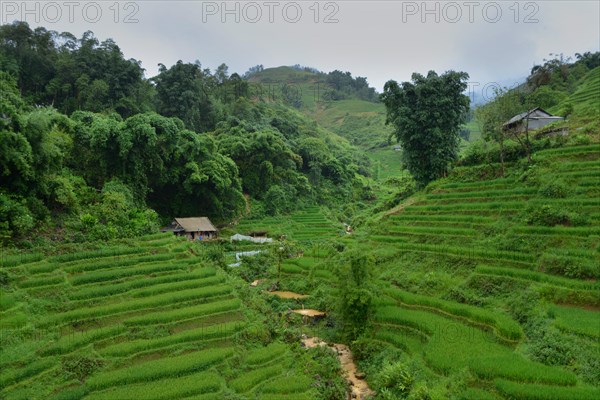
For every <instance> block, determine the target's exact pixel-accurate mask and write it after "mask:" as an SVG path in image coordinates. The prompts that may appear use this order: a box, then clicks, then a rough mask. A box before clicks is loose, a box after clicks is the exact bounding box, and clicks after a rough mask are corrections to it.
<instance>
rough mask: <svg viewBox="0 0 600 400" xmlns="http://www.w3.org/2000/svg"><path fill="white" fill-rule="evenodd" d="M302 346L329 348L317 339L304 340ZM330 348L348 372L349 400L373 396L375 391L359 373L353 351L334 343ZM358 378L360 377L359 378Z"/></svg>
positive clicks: (360, 399) (359, 399)
mask: <svg viewBox="0 0 600 400" xmlns="http://www.w3.org/2000/svg"><path fill="white" fill-rule="evenodd" d="M302 344H304V346H305V347H307V348H312V347H317V346H327V343H325V342H324V341H322V340H321V339H319V338H317V337H310V338H308V337H307V338H303V339H302ZM329 348H331V349H333V350H335V351H336V353H337V354H338V357H339V359H340V364H341V365H342V369H343V370H344V371H346V379H348V382H349V383H350V393H348V398H349V399H357V400H365V399H367V398H368V397H369V396H371V395H373V394H374V393H373V391H372V390H371V389H370V388H369V385H367V382H366V381H365V380H364V377H363V376H362V375H361V374H359V373H358V371H357V369H356V364H354V359H353V357H352V351H350V349H349V348H348V346H346V345H345V344H339V343H334V344H333V345H331V346H329ZM357 376H358V377H357Z"/></svg>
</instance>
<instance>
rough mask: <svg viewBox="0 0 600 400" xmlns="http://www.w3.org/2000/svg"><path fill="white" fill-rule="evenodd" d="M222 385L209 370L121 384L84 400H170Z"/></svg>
mask: <svg viewBox="0 0 600 400" xmlns="http://www.w3.org/2000/svg"><path fill="white" fill-rule="evenodd" d="M223 385H224V382H223V378H222V377H220V376H219V375H217V374H215V373H211V372H204V373H198V374H191V375H187V376H182V377H179V378H170V379H161V380H158V381H154V382H146V383H141V384H135V385H126V386H121V387H118V388H116V389H109V390H105V391H101V392H95V393H92V394H90V395H89V396H86V397H85V399H86V400H114V399H139V400H171V399H177V398H184V397H185V398H187V397H188V396H192V395H199V394H204V393H211V392H218V391H219V390H220V389H221V388H222V387H223Z"/></svg>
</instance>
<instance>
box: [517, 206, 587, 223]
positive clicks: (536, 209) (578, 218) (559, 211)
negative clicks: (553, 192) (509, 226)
mask: <svg viewBox="0 0 600 400" xmlns="http://www.w3.org/2000/svg"><path fill="white" fill-rule="evenodd" d="M524 216H525V218H524V219H525V222H526V223H527V224H528V225H542V226H555V225H566V226H571V225H575V226H578V225H586V224H587V222H588V220H587V217H585V216H584V215H581V214H579V213H576V212H572V211H568V210H565V209H564V208H562V207H560V206H558V205H557V206H553V205H549V204H543V205H530V206H529V207H527V209H526V210H525V213H524Z"/></svg>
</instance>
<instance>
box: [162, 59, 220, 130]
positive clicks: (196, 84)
mask: <svg viewBox="0 0 600 400" xmlns="http://www.w3.org/2000/svg"><path fill="white" fill-rule="evenodd" d="M152 80H153V81H154V82H155V83H156V95H157V96H156V97H157V103H158V104H157V111H158V112H159V113H160V114H161V115H164V116H166V117H177V118H179V119H181V120H182V121H183V122H184V123H185V126H186V127H187V128H188V129H191V130H193V131H195V132H205V131H208V130H211V129H213V128H214V126H215V123H216V120H217V115H216V110H215V107H214V105H213V101H212V98H211V95H212V94H213V91H214V88H215V83H216V81H215V80H214V79H213V77H212V75H210V71H207V70H202V69H201V67H200V64H199V63H195V64H189V63H187V64H184V63H183V62H182V61H181V60H180V61H177V63H176V64H175V65H173V66H172V67H171V68H169V69H167V67H165V66H164V65H162V64H161V65H160V69H159V74H158V76H156V77H154V78H152Z"/></svg>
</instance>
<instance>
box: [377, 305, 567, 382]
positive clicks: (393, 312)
mask: <svg viewBox="0 0 600 400" xmlns="http://www.w3.org/2000/svg"><path fill="white" fill-rule="evenodd" d="M376 321H378V322H380V323H385V324H393V325H399V326H405V327H409V328H413V329H416V330H417V331H419V332H422V333H423V334H425V335H426V336H427V337H428V339H427V342H426V343H425V344H424V345H423V346H422V348H421V352H422V354H423V357H424V359H425V361H426V362H427V364H428V365H429V366H430V367H431V368H433V369H434V370H435V371H438V372H439V373H443V374H449V373H452V372H457V371H459V370H460V369H461V368H465V367H466V368H469V370H471V372H472V373H473V374H475V375H476V376H477V377H479V378H480V379H484V380H491V379H494V378H505V379H510V380H515V381H518V382H543V383H549V384H556V385H574V384H575V383H576V376H575V374H573V373H572V372H569V371H566V370H563V369H561V368H556V367H549V366H546V365H544V364H541V363H537V362H532V361H529V360H527V359H526V358H524V357H523V356H521V355H519V354H516V353H514V352H513V350H512V348H511V347H507V346H505V345H502V344H500V343H497V342H496V341H495V340H494V337H493V336H490V334H489V333H487V332H485V331H483V330H481V329H479V328H477V327H474V326H468V325H465V324H463V323H461V322H459V321H453V320H451V319H448V318H446V317H443V316H441V315H437V314H435V313H431V312H426V311H421V310H412V309H408V308H399V307H390V306H385V307H380V308H378V310H377V316H376Z"/></svg>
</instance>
